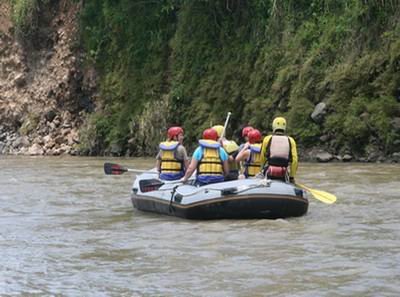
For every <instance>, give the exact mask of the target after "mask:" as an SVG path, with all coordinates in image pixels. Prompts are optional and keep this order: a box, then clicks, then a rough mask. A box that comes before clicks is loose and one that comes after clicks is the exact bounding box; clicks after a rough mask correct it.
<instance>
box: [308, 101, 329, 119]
mask: <svg viewBox="0 0 400 297" xmlns="http://www.w3.org/2000/svg"><path fill="white" fill-rule="evenodd" d="M325 113H326V103H324V102H320V103H318V104H317V105H316V106H315V108H314V111H313V112H312V114H311V118H312V120H313V121H314V122H316V123H317V124H319V123H322V121H323V120H324V116H325Z"/></svg>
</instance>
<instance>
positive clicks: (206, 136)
mask: <svg viewBox="0 0 400 297" xmlns="http://www.w3.org/2000/svg"><path fill="white" fill-rule="evenodd" d="M217 140H218V133H217V131H215V130H214V129H212V128H209V129H206V130H204V132H203V139H200V140H199V144H200V145H199V146H198V147H197V148H196V150H195V151H194V153H193V156H192V161H191V162H190V165H189V168H188V169H187V171H186V174H185V176H184V177H183V178H182V179H181V181H182V182H183V183H185V182H187V180H188V179H189V178H190V177H191V176H192V174H193V172H194V171H195V170H196V169H197V175H196V185H199V186H202V185H207V184H211V183H219V182H223V181H224V176H225V175H226V174H228V173H229V165H228V154H227V153H226V152H225V150H224V149H223V148H222V147H221V145H220V144H219V143H218V142H217Z"/></svg>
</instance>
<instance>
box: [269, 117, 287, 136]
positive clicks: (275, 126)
mask: <svg viewBox="0 0 400 297" xmlns="http://www.w3.org/2000/svg"><path fill="white" fill-rule="evenodd" d="M277 130H282V132H285V131H286V120H285V118H282V117H277V118H275V119H274V121H273V122H272V132H273V133H275V132H276V131H277Z"/></svg>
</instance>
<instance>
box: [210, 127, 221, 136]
mask: <svg viewBox="0 0 400 297" xmlns="http://www.w3.org/2000/svg"><path fill="white" fill-rule="evenodd" d="M212 128H213V129H214V130H215V131H217V134H218V137H221V135H222V131H224V126H222V125H215V126H213V127H212Z"/></svg>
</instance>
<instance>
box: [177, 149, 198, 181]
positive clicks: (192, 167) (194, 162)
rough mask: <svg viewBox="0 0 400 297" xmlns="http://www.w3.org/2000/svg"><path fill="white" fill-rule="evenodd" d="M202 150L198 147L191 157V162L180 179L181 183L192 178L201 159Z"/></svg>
mask: <svg viewBox="0 0 400 297" xmlns="http://www.w3.org/2000/svg"><path fill="white" fill-rule="evenodd" d="M202 154H203V152H202V150H201V148H200V147H198V148H197V149H196V150H195V151H194V153H193V156H192V161H191V162H190V164H189V166H188V168H187V169H186V172H185V176H184V177H182V178H181V182H187V180H188V179H189V178H190V177H191V176H192V174H193V172H194V171H195V170H196V168H197V165H198V164H199V160H200V159H201V157H202Z"/></svg>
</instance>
